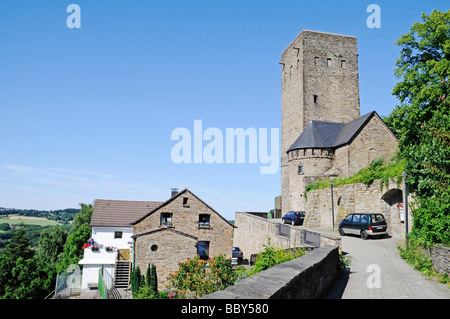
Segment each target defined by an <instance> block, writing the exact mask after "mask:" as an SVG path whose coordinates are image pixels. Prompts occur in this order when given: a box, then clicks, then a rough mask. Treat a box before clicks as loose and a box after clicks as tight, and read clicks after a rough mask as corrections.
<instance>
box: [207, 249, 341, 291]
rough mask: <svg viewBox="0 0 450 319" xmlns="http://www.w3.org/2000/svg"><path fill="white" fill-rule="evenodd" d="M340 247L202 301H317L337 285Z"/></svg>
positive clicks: (318, 251) (282, 266)
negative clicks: (335, 280) (333, 284)
mask: <svg viewBox="0 0 450 319" xmlns="http://www.w3.org/2000/svg"><path fill="white" fill-rule="evenodd" d="M338 267H339V247H338V246H324V247H320V248H316V249H314V250H312V251H309V252H308V253H306V254H305V255H303V256H301V257H299V258H296V259H294V260H291V261H288V262H285V263H282V264H278V265H276V266H273V267H272V268H269V269H267V270H264V271H262V272H260V273H257V274H255V275H253V276H250V277H247V278H245V279H243V280H241V281H238V282H237V283H236V284H235V285H234V286H231V287H228V288H227V289H225V290H221V291H217V292H214V293H212V294H209V295H206V296H203V297H202V299H315V298H320V297H321V296H322V295H323V294H324V293H325V292H326V291H327V290H328V289H329V287H330V286H331V284H332V283H333V281H334V279H335V277H336V275H337V273H338V271H339V269H338Z"/></svg>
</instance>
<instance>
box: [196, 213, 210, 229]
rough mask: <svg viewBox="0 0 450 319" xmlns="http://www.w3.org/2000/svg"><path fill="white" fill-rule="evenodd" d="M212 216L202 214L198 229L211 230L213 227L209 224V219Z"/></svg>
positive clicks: (199, 217)
mask: <svg viewBox="0 0 450 319" xmlns="http://www.w3.org/2000/svg"><path fill="white" fill-rule="evenodd" d="M210 216H211V215H209V214H200V215H199V216H198V228H210V227H211V225H210V223H209V218H210Z"/></svg>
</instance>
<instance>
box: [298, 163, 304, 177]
mask: <svg viewBox="0 0 450 319" xmlns="http://www.w3.org/2000/svg"><path fill="white" fill-rule="evenodd" d="M300 174H303V165H299V166H298V175H300Z"/></svg>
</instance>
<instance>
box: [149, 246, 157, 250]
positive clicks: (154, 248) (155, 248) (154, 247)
mask: <svg viewBox="0 0 450 319" xmlns="http://www.w3.org/2000/svg"><path fill="white" fill-rule="evenodd" d="M150 249H151V250H152V251H157V250H158V245H152V247H150Z"/></svg>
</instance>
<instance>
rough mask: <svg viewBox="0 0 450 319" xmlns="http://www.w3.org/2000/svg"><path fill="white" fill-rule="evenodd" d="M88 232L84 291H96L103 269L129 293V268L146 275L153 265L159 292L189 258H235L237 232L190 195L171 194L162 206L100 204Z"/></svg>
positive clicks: (100, 201) (102, 201) (98, 201)
mask: <svg viewBox="0 0 450 319" xmlns="http://www.w3.org/2000/svg"><path fill="white" fill-rule="evenodd" d="M90 226H91V227H92V232H91V239H90V244H89V248H85V249H84V258H83V259H82V260H81V261H80V262H79V264H80V265H82V266H83V278H82V288H89V287H93V286H96V285H97V282H98V274H99V270H100V269H103V271H104V272H103V276H104V278H106V277H107V278H110V279H111V281H112V282H113V283H114V286H115V287H127V286H128V282H129V275H130V272H129V269H130V268H131V264H132V265H134V266H135V267H136V266H139V267H140V269H141V271H142V272H145V271H146V269H147V266H148V264H149V263H150V264H154V265H155V266H156V271H157V275H158V285H159V288H160V289H161V288H164V287H165V285H166V283H167V281H166V278H167V276H168V275H169V274H170V273H172V272H174V271H176V270H177V269H178V263H179V262H183V261H186V259H187V258H188V257H190V258H194V257H195V256H196V255H197V254H199V255H200V256H201V257H202V258H205V259H206V258H208V257H214V256H217V255H219V254H223V255H225V256H227V257H231V254H232V235H233V228H234V226H233V225H232V224H231V223H230V222H228V221H227V220H226V219H225V218H224V217H222V216H221V215H220V214H219V213H218V212H216V211H215V210H214V209H213V208H212V207H210V206H209V205H208V204H206V203H205V202H204V201H203V200H201V199H200V198H199V197H197V196H196V195H195V194H194V193H192V192H191V191H190V190H188V189H184V190H183V191H181V192H178V190H174V189H173V190H172V193H171V197H170V198H169V199H168V200H167V201H164V202H163V201H123V200H105V199H96V200H95V202H94V209H93V212H92V217H91V222H90Z"/></svg>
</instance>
